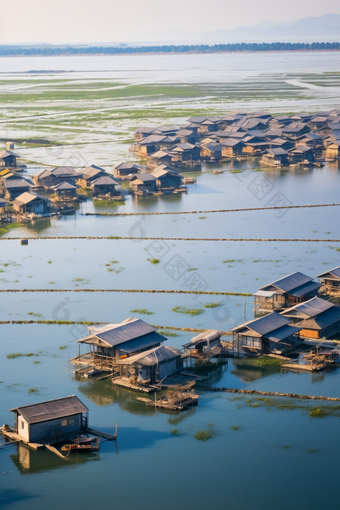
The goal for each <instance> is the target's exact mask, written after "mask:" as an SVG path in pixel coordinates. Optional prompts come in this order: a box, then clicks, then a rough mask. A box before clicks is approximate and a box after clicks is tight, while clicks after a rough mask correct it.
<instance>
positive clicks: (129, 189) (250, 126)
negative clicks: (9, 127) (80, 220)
mask: <svg viewBox="0 0 340 510" xmlns="http://www.w3.org/2000/svg"><path fill="white" fill-rule="evenodd" d="M339 146H340V111H339V110H331V111H328V112H319V113H318V114H314V115H313V114H300V115H294V116H291V117H289V116H287V115H280V116H272V115H271V114H269V113H265V112H258V113H250V114H247V113H244V112H231V113H229V114H228V115H225V116H221V117H192V118H190V119H189V120H188V124H186V125H185V126H183V127H179V126H158V127H142V128H139V129H137V130H136V131H135V141H134V144H133V145H132V147H131V148H130V151H132V152H133V153H134V154H135V155H136V157H138V158H139V159H140V163H141V164H137V163H135V162H124V163H121V164H119V165H116V166H114V167H113V171H112V172H108V171H107V170H105V169H103V168H101V167H99V166H96V165H91V166H90V167H88V168H83V169H78V171H76V169H75V168H73V167H71V166H61V167H55V168H49V169H44V170H41V171H40V172H38V173H37V174H35V175H33V177H32V178H31V177H26V176H25V175H24V174H23V173H22V170H23V168H22V165H20V164H19V163H18V159H19V156H18V155H17V154H16V153H14V152H13V150H12V149H13V144H12V143H11V142H8V144H7V146H6V150H4V151H2V152H1V153H0V216H2V217H4V213H5V211H6V210H7V212H8V211H13V213H12V214H16V215H26V216H32V215H35V216H49V215H50V214H51V213H52V214H57V213H59V214H60V213H63V212H69V211H71V212H72V211H74V207H72V205H71V204H72V203H74V202H75V201H82V200H86V197H87V196H92V197H93V198H94V199H96V200H108V201H115V202H118V201H122V200H123V199H124V196H123V194H122V193H123V192H122V186H121V185H122V182H123V181H125V183H126V184H125V185H126V187H125V186H124V193H132V194H135V195H141V196H149V195H163V194H167V193H181V192H186V191H187V187H186V184H189V183H192V182H195V179H193V178H190V177H186V178H184V177H183V176H182V175H181V174H180V171H182V172H184V171H188V170H190V169H195V170H199V169H200V167H201V164H202V162H205V163H212V164H218V163H223V162H228V161H231V160H232V159H236V160H243V159H247V158H254V157H256V158H259V163H260V164H261V165H262V166H263V168H265V167H277V168H281V167H286V166H292V167H294V166H301V165H302V166H310V165H320V166H322V165H323V164H324V162H325V161H333V160H335V159H337V158H339V156H340V153H339ZM216 172H221V170H216Z"/></svg>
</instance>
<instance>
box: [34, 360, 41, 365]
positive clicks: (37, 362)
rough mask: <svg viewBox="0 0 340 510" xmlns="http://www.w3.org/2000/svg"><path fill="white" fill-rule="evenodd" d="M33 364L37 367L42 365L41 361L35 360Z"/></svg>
mask: <svg viewBox="0 0 340 510" xmlns="http://www.w3.org/2000/svg"><path fill="white" fill-rule="evenodd" d="M33 363H34V364H35V365H39V363H41V361H37V360H35V361H33Z"/></svg>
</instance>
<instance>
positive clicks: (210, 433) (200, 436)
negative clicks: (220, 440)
mask: <svg viewBox="0 0 340 510" xmlns="http://www.w3.org/2000/svg"><path fill="white" fill-rule="evenodd" d="M215 435H216V431H215V427H214V425H213V424H212V423H209V425H208V427H207V430H199V431H198V432H196V434H195V435H194V438H195V439H197V440H198V441H208V439H211V438H212V437H214V436H215Z"/></svg>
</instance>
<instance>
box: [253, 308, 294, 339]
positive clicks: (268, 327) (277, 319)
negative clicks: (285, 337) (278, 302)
mask: <svg viewBox="0 0 340 510" xmlns="http://www.w3.org/2000/svg"><path fill="white" fill-rule="evenodd" d="M289 322H290V319H287V317H282V315H280V314H279V313H277V312H272V313H270V314H269V315H265V316H264V317H260V318H259V319H256V320H254V321H252V322H250V323H248V324H247V328H249V329H253V330H254V331H256V332H257V333H260V335H264V336H265V335H267V334H268V333H271V332H272V331H275V330H276V329H279V328H281V327H282V326H285V325H287V324H288V323H289Z"/></svg>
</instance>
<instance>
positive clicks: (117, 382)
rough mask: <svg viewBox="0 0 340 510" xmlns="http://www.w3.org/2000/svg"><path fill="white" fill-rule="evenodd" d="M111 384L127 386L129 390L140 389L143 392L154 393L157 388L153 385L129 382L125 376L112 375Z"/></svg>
mask: <svg viewBox="0 0 340 510" xmlns="http://www.w3.org/2000/svg"><path fill="white" fill-rule="evenodd" d="M112 382H113V384H115V385H117V386H123V387H124V388H128V389H129V390H135V391H142V392H143V393H154V392H155V391H157V390H158V389H159V388H157V387H155V386H147V385H138V384H134V383H131V382H130V381H129V379H128V378H126V377H113V378H112Z"/></svg>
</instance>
